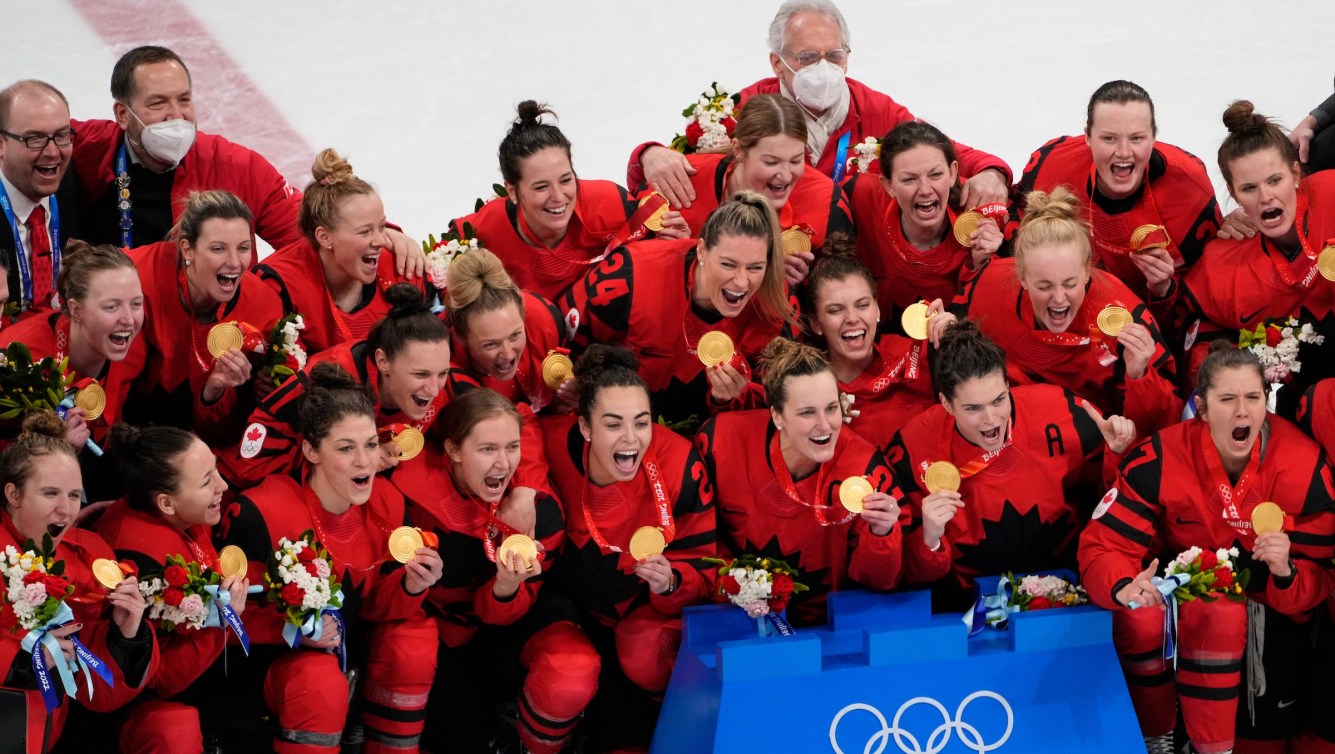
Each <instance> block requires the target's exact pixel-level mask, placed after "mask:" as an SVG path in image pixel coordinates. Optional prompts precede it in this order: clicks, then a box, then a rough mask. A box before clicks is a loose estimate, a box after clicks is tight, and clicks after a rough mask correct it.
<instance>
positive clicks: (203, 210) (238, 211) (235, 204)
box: [173, 189, 255, 246]
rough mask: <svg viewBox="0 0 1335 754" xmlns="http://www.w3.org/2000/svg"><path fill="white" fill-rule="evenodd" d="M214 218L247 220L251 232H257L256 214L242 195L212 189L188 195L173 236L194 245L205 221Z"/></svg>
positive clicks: (192, 192)
mask: <svg viewBox="0 0 1335 754" xmlns="http://www.w3.org/2000/svg"><path fill="white" fill-rule="evenodd" d="M214 219H219V220H245V221H246V224H247V225H249V226H250V230H251V233H252V234H254V232H255V215H253V214H251V211H250V207H247V206H246V203H245V202H243V201H241V199H240V197H238V196H237V195H236V194H233V193H231V192H230V191H223V190H221V189H210V190H208V191H191V192H190V196H188V197H186V200H185V209H184V210H182V211H181V219H180V220H177V221H176V227H175V228H174V229H173V236H175V238H176V239H177V241H178V243H179V242H180V241H185V242H186V243H188V244H190V245H191V246H194V245H195V242H196V241H198V240H199V234H200V233H201V232H202V231H203V230H204V223H206V222H208V221H209V220H214Z"/></svg>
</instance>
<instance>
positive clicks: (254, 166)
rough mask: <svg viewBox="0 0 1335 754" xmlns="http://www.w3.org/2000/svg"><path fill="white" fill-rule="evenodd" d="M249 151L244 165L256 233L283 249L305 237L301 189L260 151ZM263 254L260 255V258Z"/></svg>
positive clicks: (270, 243)
mask: <svg viewBox="0 0 1335 754" xmlns="http://www.w3.org/2000/svg"><path fill="white" fill-rule="evenodd" d="M237 148H239V149H243V150H244V151H245V152H246V154H247V159H246V160H245V163H244V167H243V168H241V169H243V170H245V178H246V180H247V181H248V182H249V189H250V192H249V193H250V196H249V197H247V203H248V204H249V205H250V208H251V210H252V211H253V212H254V213H255V235H257V236H259V237H260V238H263V239H264V240H265V241H266V242H267V243H268V244H269V245H270V246H272V247H273V248H275V249H281V248H283V247H284V246H287V245H288V244H290V243H293V242H295V241H300V240H301V231H300V230H299V229H298V228H297V215H298V213H299V212H300V211H301V192H300V191H298V190H297V189H296V188H294V187H293V186H292V184H290V183H288V182H287V179H286V178H284V177H283V176H282V174H281V173H279V172H278V170H277V169H276V168H275V167H274V166H273V165H271V164H269V161H268V160H266V159H264V157H263V156H261V155H260V154H259V153H258V152H253V151H251V150H249V149H245V148H244V147H237ZM258 258H259V255H258V254H257V255H256V260H257V261H258Z"/></svg>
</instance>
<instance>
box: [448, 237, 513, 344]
mask: <svg viewBox="0 0 1335 754" xmlns="http://www.w3.org/2000/svg"><path fill="white" fill-rule="evenodd" d="M445 292H446V301H445V305H446V308H447V309H448V310H449V322H450V327H451V328H453V329H454V331H455V332H456V333H458V334H459V335H460V336H467V335H468V320H469V319H471V318H472V317H473V315H474V314H482V313H483V312H491V311H496V310H497V309H501V308H504V307H505V306H506V305H508V304H514V305H515V306H516V307H518V308H519V316H520V317H523V316H524V297H523V295H522V294H521V293H520V292H519V286H517V285H515V283H514V281H513V280H511V279H510V274H509V273H508V272H506V271H505V265H503V264H501V260H500V259H498V258H497V257H496V255H495V254H492V253H491V252H490V251H487V250H486V249H473V250H471V251H468V252H465V253H463V254H460V255H459V256H458V257H457V258H456V259H455V260H454V261H453V262H451V263H450V267H449V272H448V273H446V285H445Z"/></svg>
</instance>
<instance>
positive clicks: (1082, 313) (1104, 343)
mask: <svg viewBox="0 0 1335 754" xmlns="http://www.w3.org/2000/svg"><path fill="white" fill-rule="evenodd" d="M1091 273H1092V274H1091V276H1090V280H1089V285H1088V286H1087V287H1086V289H1085V300H1084V302H1083V303H1082V304H1081V305H1080V309H1079V310H1078V311H1077V312H1075V314H1074V320H1075V321H1074V322H1072V323H1071V326H1070V327H1069V328H1067V330H1066V332H1064V333H1051V332H1048V331H1047V330H1046V329H1040V327H1041V326H1040V325H1039V324H1038V323H1037V320H1036V319H1035V317H1034V307H1033V304H1032V303H1031V302H1030V300H1029V294H1028V293H1026V292H1025V291H1024V290H1023V289H1022V288H1021V287H1020V279H1019V277H1018V276H1017V275H1016V272H1015V260H1014V259H998V258H993V259H992V260H991V261H990V262H988V263H987V264H985V265H983V268H982V269H981V270H979V272H978V276H977V277H975V278H974V279H973V281H971V282H970V283H969V284H968V285H966V286H965V288H964V290H963V291H962V292H961V293H960V296H959V297H958V298H957V299H956V300H955V303H956V306H955V309H956V313H957V314H959V315H960V316H967V317H968V318H969V319H971V320H973V321H975V322H977V323H978V326H979V327H981V328H982V330H983V332H984V333H986V334H987V336H988V337H989V338H991V339H992V340H993V341H995V342H996V344H997V345H998V346H1001V349H1002V350H1003V351H1005V352H1006V363H1007V369H1006V374H1007V377H1009V379H1010V382H1011V384H1012V385H1028V384H1032V383H1042V382H1050V383H1052V384H1054V385H1059V386H1061V387H1064V388H1066V389H1067V390H1070V391H1071V392H1073V393H1075V394H1076V395H1078V396H1080V397H1081V398H1084V399H1085V400H1087V401H1089V402H1090V403H1092V404H1094V405H1095V406H1096V407H1098V408H1099V409H1100V410H1102V411H1103V412H1104V414H1108V413H1115V414H1121V415H1123V416H1125V417H1127V418H1128V419H1130V420H1131V421H1133V422H1135V423H1136V429H1137V431H1139V432H1141V433H1142V434H1148V433H1150V432H1154V431H1156V430H1158V429H1159V428H1161V427H1163V426H1165V425H1166V424H1170V423H1172V422H1173V421H1174V420H1175V419H1176V418H1177V416H1178V414H1179V413H1180V412H1181V410H1182V400H1181V399H1180V398H1178V397H1177V395H1176V394H1175V393H1174V389H1173V380H1174V379H1175V378H1176V372H1175V366H1174V363H1173V356H1172V354H1170V353H1169V352H1168V349H1167V346H1166V345H1165V344H1164V340H1163V336H1162V335H1161V334H1160V333H1159V327H1158V324H1157V323H1156V322H1155V321H1154V317H1153V316H1152V315H1151V314H1150V313H1149V310H1148V309H1146V307H1145V304H1143V303H1141V300H1140V298H1139V297H1137V296H1136V294H1134V293H1132V292H1131V290H1130V289H1129V288H1127V287H1126V284H1124V283H1122V281H1120V280H1118V279H1117V278H1115V277H1113V276H1112V275H1111V274H1109V273H1107V272H1104V271H1103V270H1098V269H1095V270H1092V271H1091ZM1113 304H1116V305H1119V306H1122V307H1125V308H1126V309H1127V310H1128V311H1130V312H1131V316H1132V317H1134V318H1135V321H1136V322H1138V323H1140V324H1142V325H1144V326H1145V327H1147V328H1148V329H1149V331H1150V334H1151V335H1152V336H1153V337H1154V340H1155V349H1154V357H1153V358H1152V359H1151V360H1150V365H1149V367H1148V368H1146V370H1145V374H1144V375H1142V376H1141V378H1140V379H1138V380H1132V379H1129V378H1128V377H1127V376H1126V362H1125V361H1123V360H1122V359H1121V358H1120V350H1119V348H1118V346H1117V344H1116V343H1109V342H1108V340H1107V339H1105V337H1104V336H1103V334H1102V333H1101V332H1099V329H1098V326H1097V325H1096V324H1095V320H1096V319H1097V317H1098V314H1099V312H1100V311H1102V310H1103V307H1105V306H1110V305H1113Z"/></svg>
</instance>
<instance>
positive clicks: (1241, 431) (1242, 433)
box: [1233, 426, 1252, 448]
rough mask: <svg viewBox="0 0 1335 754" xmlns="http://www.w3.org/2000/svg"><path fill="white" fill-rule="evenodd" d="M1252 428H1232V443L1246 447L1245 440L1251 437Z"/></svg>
mask: <svg viewBox="0 0 1335 754" xmlns="http://www.w3.org/2000/svg"><path fill="white" fill-rule="evenodd" d="M1251 436H1252V428H1251V427H1248V426H1241V427H1234V428H1233V445H1234V446H1236V447H1239V448H1245V447H1247V441H1248V440H1249V439H1251Z"/></svg>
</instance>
